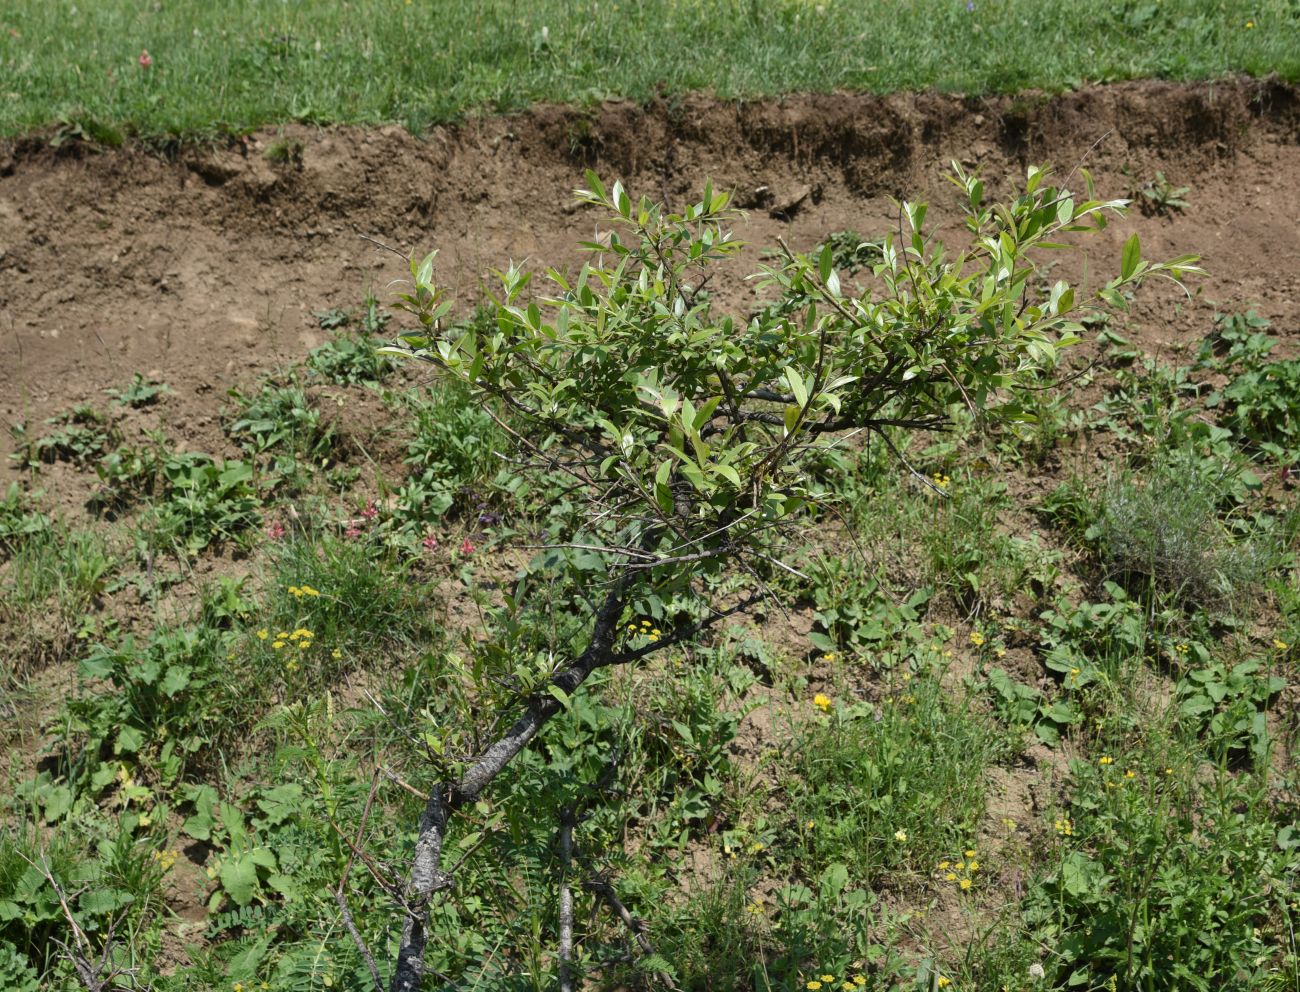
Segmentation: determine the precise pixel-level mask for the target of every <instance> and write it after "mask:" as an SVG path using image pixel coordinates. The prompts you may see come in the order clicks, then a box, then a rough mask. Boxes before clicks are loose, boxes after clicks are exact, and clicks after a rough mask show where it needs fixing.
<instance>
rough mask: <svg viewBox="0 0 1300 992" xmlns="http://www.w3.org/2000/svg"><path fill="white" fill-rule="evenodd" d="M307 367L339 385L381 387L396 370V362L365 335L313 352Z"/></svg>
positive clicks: (339, 339) (337, 340)
mask: <svg viewBox="0 0 1300 992" xmlns="http://www.w3.org/2000/svg"><path fill="white" fill-rule="evenodd" d="M307 367H308V368H309V369H311V370H312V371H313V372H316V373H317V374H319V375H320V376H321V377H322V378H324V379H325V380H326V381H327V382H332V383H334V384H335V385H339V386H377V385H379V384H380V383H382V382H383V381H384V380H385V379H387V378H388V376H389V375H390V374H391V372H392V371H393V362H392V359H390V358H385V357H384V356H383V355H380V354H379V353H378V352H377V351H376V350H375V346H374V344H372V343H371V341H370V340H369V339H368V338H366V337H363V336H355V337H354V336H352V335H340V336H339V337H336V338H334V339H333V340H332V341H328V342H326V343H325V344H323V345H320V346H319V347H317V348H313V349H312V350H311V354H310V355H308V357H307Z"/></svg>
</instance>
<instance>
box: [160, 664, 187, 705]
mask: <svg viewBox="0 0 1300 992" xmlns="http://www.w3.org/2000/svg"><path fill="white" fill-rule="evenodd" d="M191 671H192V669H191V668H190V666H189V665H172V666H171V667H170V668H168V669H167V674H166V675H164V676H163V680H162V682H161V683H159V685H158V688H159V689H160V690H161V691H162V693H163V694H164V695H165V696H167V697H168V698H169V699H170V698H171V697H173V696H175V695H176V693H178V692H180V691H181V690H182V689H184V688H185V687H186V686H187V685H189V684H190V672H191Z"/></svg>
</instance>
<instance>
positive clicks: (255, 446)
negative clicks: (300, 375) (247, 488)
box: [226, 382, 334, 473]
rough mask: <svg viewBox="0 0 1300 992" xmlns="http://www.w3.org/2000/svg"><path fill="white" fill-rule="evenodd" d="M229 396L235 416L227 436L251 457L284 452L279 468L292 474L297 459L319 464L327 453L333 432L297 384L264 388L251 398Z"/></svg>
mask: <svg viewBox="0 0 1300 992" xmlns="http://www.w3.org/2000/svg"><path fill="white" fill-rule="evenodd" d="M230 396H231V398H232V399H234V401H235V404H236V406H237V408H238V415H237V416H235V417H234V418H233V419H231V421H230V423H229V425H228V426H227V428H226V432H227V433H228V434H229V435H230V436H231V437H232V438H233V439H234V440H235V441H236V442H238V444H239V445H240V447H242V448H243V449H244V450H245V451H247V452H248V453H249V454H250V455H263V454H267V453H268V452H276V451H278V450H279V451H283V452H284V454H285V456H286V457H285V459H284V464H283V465H280V466H279V468H280V469H283V470H284V471H285V472H286V473H292V471H293V469H294V466H295V462H296V461H297V460H298V459H308V460H313V461H319V460H320V459H321V458H322V457H324V456H325V455H326V454H328V453H329V451H330V447H331V445H332V444H333V439H334V438H333V429H332V428H331V427H329V426H328V425H326V424H325V423H324V422H323V421H322V418H321V412H320V410H319V408H317V406H316V405H315V404H314V403H313V402H312V401H311V399H310V398H309V397H308V396H307V393H306V391H305V390H304V389H303V388H302V386H300V385H298V384H297V383H296V382H291V383H290V384H288V385H284V386H276V385H273V384H264V385H263V386H262V388H261V389H260V390H258V391H257V392H256V393H253V394H251V395H249V394H246V393H244V392H242V391H240V390H238V389H232V390H231V391H230Z"/></svg>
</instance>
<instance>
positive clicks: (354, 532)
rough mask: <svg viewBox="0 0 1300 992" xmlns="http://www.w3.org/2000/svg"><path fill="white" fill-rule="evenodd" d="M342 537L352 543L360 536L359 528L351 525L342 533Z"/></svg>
mask: <svg viewBox="0 0 1300 992" xmlns="http://www.w3.org/2000/svg"><path fill="white" fill-rule="evenodd" d="M343 536H344V537H346V538H347V539H348V540H349V541H354V540H356V539H357V538H358V537H360V536H361V528H360V527H357V526H356V525H353V526H351V527H349V528H348V529H347V530H345V531H344V532H343Z"/></svg>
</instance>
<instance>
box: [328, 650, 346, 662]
mask: <svg viewBox="0 0 1300 992" xmlns="http://www.w3.org/2000/svg"><path fill="white" fill-rule="evenodd" d="M330 657H331V658H333V659H334V660H335V661H337V660H338V659H339V658H342V657H343V652H342V651H340V650H339V649H338V648H335V649H334V650H333V651H331V652H330Z"/></svg>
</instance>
